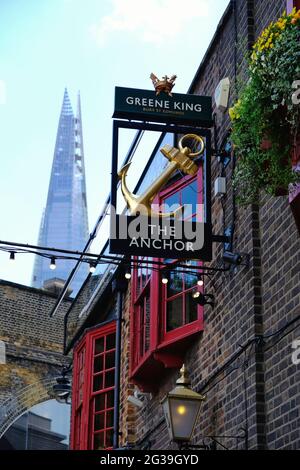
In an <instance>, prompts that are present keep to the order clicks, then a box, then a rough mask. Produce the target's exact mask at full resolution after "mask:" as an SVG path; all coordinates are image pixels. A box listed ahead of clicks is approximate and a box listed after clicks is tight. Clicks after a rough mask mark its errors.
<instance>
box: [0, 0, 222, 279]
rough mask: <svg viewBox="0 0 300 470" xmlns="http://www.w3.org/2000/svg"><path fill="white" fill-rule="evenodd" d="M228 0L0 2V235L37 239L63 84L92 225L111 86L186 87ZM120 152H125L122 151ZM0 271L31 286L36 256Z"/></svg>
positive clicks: (105, 180)
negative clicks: (76, 113)
mask: <svg viewBox="0 0 300 470" xmlns="http://www.w3.org/2000/svg"><path fill="white" fill-rule="evenodd" d="M228 1H229V0H214V2H212V1H211V0H184V1H182V0H0V25H1V27H0V136H1V147H0V148H1V150H0V153H1V170H0V240H2V241H10V242H18V243H28V244H34V245H35V244H37V238H38V230H39V225H40V220H41V216H42V211H43V208H44V206H45V204H46V198H47V191H48V185H49V178H50V171H51V165H52V159H53V152H54V145H55V139H56V131H57V126H58V119H59V114H60V109H61V105H62V99H63V93H64V88H65V87H67V89H68V92H69V96H70V99H71V101H72V104H73V109H74V110H75V109H76V96H77V92H78V90H80V94H81V106H82V121H83V140H84V152H85V169H86V183H87V199H88V214H89V228H90V231H91V230H92V228H93V227H94V225H95V222H96V220H97V217H98V216H99V213H100V210H101V208H102V206H103V203H104V200H105V199H106V197H107V194H108V192H109V184H110V165H111V148H112V142H111V140H112V137H111V130H112V119H111V116H112V113H113V106H114V88H115V86H123V87H130V88H142V89H149V90H151V89H152V83H151V80H150V78H149V76H150V73H151V72H154V73H155V74H156V75H157V76H159V77H161V76H163V75H165V74H167V75H168V76H171V75H172V74H176V75H177V76H178V78H177V80H176V85H175V88H174V92H177V93H186V92H187V90H188V87H189V85H190V83H191V81H192V79H193V77H194V75H195V73H196V71H197V68H198V66H199V64H200V62H201V60H202V58H203V55H204V53H205V51H206V49H207V47H208V45H209V43H210V41H211V39H212V37H213V34H214V32H215V29H216V27H217V24H218V22H219V20H220V18H221V16H222V14H223V12H224V10H225V8H226V6H227V4H228ZM124 157H125V155H124ZM8 257H9V255H8V254H7V253H1V252H0V279H4V280H8V281H12V282H17V283H20V284H26V285H29V284H30V279H31V275H32V268H33V256H32V255H29V254H18V255H17V256H16V260H15V261H14V262H11V261H9V260H8Z"/></svg>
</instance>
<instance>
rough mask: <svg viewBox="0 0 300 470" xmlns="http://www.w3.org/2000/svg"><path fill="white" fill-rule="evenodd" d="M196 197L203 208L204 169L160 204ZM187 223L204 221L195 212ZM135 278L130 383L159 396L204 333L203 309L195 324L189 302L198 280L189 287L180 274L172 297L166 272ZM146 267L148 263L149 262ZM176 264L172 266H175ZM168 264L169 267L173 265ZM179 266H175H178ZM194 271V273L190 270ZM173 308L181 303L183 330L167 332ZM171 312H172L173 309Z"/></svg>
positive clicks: (180, 327) (137, 273) (173, 187)
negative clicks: (169, 375)
mask: <svg viewBox="0 0 300 470" xmlns="http://www.w3.org/2000/svg"><path fill="white" fill-rule="evenodd" d="M193 191H194V192H196V197H194V196H193V197H194V200H195V201H196V203H197V204H201V203H202V168H200V169H199V172H198V174H197V176H196V177H191V176H187V177H184V178H181V179H180V180H179V181H177V182H176V183H174V184H173V185H171V186H169V187H168V188H167V189H165V190H164V191H162V192H161V193H160V194H159V197H158V198H157V199H156V200H155V201H154V203H155V204H163V203H164V202H165V201H168V200H171V201H175V200H176V201H177V202H178V203H179V204H181V205H182V204H187V203H188V202H189V200H186V198H189V197H191V195H193V194H194V193H193ZM187 219H189V220H190V219H194V220H195V219H197V220H201V219H200V217H199V212H198V213H197V214H196V210H195V211H194V212H193V211H191V213H190V214H189V215H188V217H187ZM140 259H141V258H137V259H136V261H137V263H136V267H135V268H134V270H133V275H132V296H131V318H130V324H131V328H130V331H131V380H132V381H133V383H135V384H136V385H138V387H139V388H140V389H141V390H142V391H144V392H155V391H156V390H157V388H158V386H159V382H160V380H161V378H162V377H164V376H165V373H166V368H179V367H181V365H182V363H183V359H184V355H185V352H186V350H187V348H188V347H189V346H190V344H191V340H192V339H193V337H194V336H195V335H198V334H199V332H201V331H202V330H203V307H200V306H197V305H196V304H193V312H194V317H195V318H190V311H191V308H189V305H188V300H190V298H191V292H192V291H193V289H194V288H195V286H196V285H197V277H196V276H194V279H193V280H192V281H191V280H189V284H187V282H186V281H185V279H188V275H183V274H180V273H178V275H177V277H178V278H177V279H176V282H177V283H178V282H179V283H180V282H181V278H182V288H180V289H179V290H178V292H175V293H174V294H172V295H170V290H171V288H170V287H168V286H170V285H171V286H172V283H171V282H170V283H169V284H168V285H163V284H162V283H161V272H159V270H151V269H149V268H147V267H146V268H143V269H142V268H141V267H139V266H138V261H139V260H140ZM143 261H146V260H145V259H144V260H143ZM171 263H173V262H172V261H171ZM168 264H169V263H168ZM175 264H176V261H174V265H175ZM189 270H190V268H189ZM172 302H173V303H175V304H176V302H179V303H180V302H181V303H182V310H181V309H180V308H179V309H178V308H177V310H176V313H178V312H179V313H180V316H179V318H178V324H177V325H175V326H174V325H173V327H172V329H171V328H170V327H169V328H168V308H169V306H170V305H171V304H172ZM171 308H172V306H171ZM169 320H171V321H169V326H170V324H172V321H173V318H172V315H169Z"/></svg>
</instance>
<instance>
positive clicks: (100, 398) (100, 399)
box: [95, 393, 105, 411]
mask: <svg viewBox="0 0 300 470" xmlns="http://www.w3.org/2000/svg"><path fill="white" fill-rule="evenodd" d="M104 408H105V393H101V394H100V395H97V396H96V397H95V411H102V410H104Z"/></svg>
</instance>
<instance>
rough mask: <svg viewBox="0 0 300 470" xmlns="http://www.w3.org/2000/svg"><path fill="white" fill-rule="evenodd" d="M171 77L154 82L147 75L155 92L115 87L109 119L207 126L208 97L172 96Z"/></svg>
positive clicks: (209, 110) (154, 80)
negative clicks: (112, 112)
mask: <svg viewBox="0 0 300 470" xmlns="http://www.w3.org/2000/svg"><path fill="white" fill-rule="evenodd" d="M174 77H175V78H176V76H175V75H174V76H173V77H171V79H168V77H163V79H162V80H158V79H157V77H156V76H155V75H154V74H151V79H152V82H153V84H154V87H155V90H156V93H155V92H153V91H150V90H140V89H134V88H123V87H116V88H115V109H114V114H113V118H123V119H132V120H137V121H152V122H165V123H179V124H188V125H193V126H195V127H211V125H212V99H211V97H210V96H198V95H184V94H180V93H174V94H172V93H171V89H172V88H173V86H174V80H175V78H174ZM172 80H173V81H172Z"/></svg>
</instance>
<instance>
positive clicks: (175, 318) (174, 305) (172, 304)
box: [167, 297, 183, 331]
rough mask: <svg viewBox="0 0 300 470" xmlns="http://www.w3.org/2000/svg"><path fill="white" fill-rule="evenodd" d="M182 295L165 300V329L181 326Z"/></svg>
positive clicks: (169, 329)
mask: <svg viewBox="0 0 300 470" xmlns="http://www.w3.org/2000/svg"><path fill="white" fill-rule="evenodd" d="M182 307H183V305H182V297H177V298H176V299H174V300H171V301H169V302H167V331H171V330H174V329H175V328H178V327H179V326H182V324H183V321H182Z"/></svg>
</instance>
